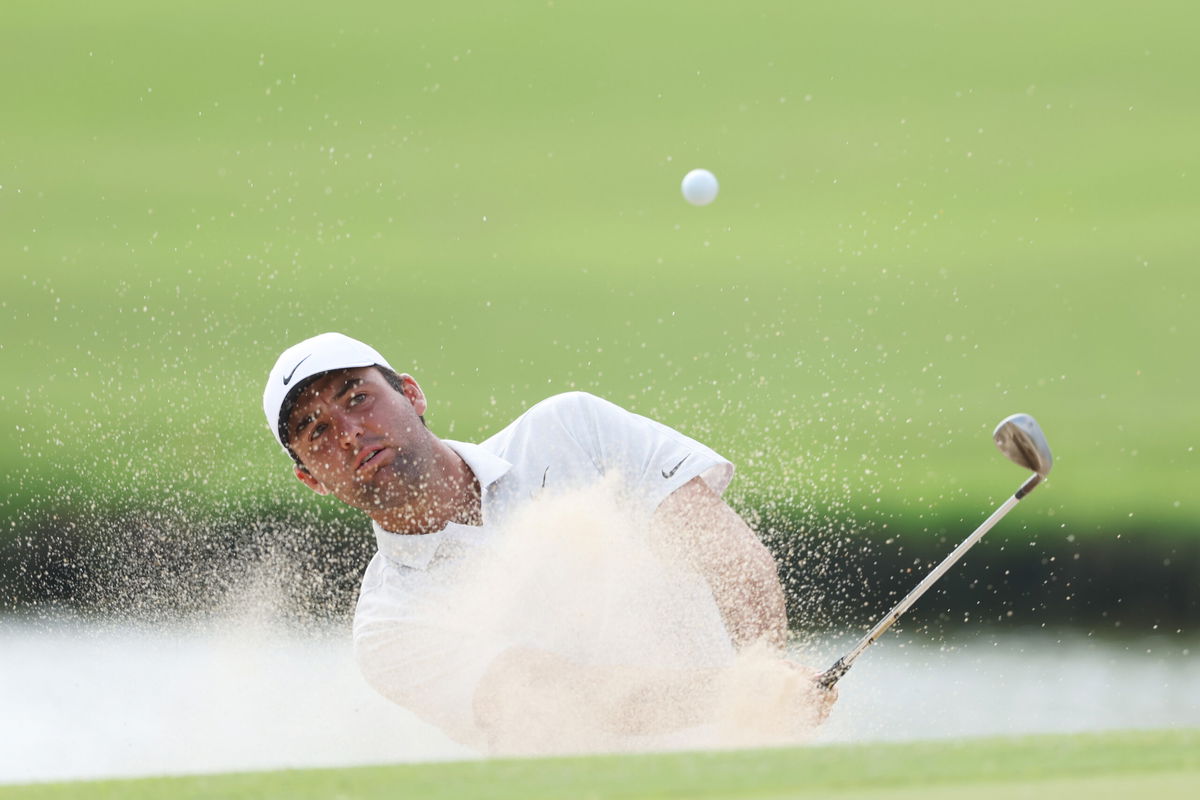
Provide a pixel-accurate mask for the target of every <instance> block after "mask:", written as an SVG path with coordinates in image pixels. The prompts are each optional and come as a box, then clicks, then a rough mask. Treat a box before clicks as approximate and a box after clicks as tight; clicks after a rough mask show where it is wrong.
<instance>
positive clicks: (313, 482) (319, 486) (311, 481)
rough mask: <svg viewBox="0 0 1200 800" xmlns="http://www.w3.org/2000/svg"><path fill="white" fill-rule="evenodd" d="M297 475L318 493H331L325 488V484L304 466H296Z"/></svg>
mask: <svg viewBox="0 0 1200 800" xmlns="http://www.w3.org/2000/svg"><path fill="white" fill-rule="evenodd" d="M296 477H297V478H299V479H300V482H301V483H303V484H304V485H305V486H307V487H308V488H310V489H312V490H313V491H314V492H316V493H317V494H329V490H328V489H326V488H325V484H323V483H321V482H320V481H319V480H317V479H316V478H314V477H313V476H312V473H311V472H309V471H308V470H306V469H305V468H304V467H296Z"/></svg>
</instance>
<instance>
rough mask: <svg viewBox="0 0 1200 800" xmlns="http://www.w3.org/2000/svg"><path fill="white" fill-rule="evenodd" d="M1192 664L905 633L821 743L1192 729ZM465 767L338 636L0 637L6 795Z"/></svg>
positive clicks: (17, 631) (1110, 650)
mask: <svg viewBox="0 0 1200 800" xmlns="http://www.w3.org/2000/svg"><path fill="white" fill-rule="evenodd" d="M841 644H842V643H840V642H839V643H837V644H833V643H831V644H829V645H827V647H828V652H823V653H822V656H821V657H819V658H814V659H811V660H813V661H814V666H825V665H826V664H825V663H824V661H826V660H830V661H831V660H832V659H833V658H834V657H835V656H836V655H837V654H838V652H839V650H840V646H841ZM825 647H826V646H824V645H823V646H822V647H821V649H822V650H824V649H825ZM1198 658H1200V640H1196V639H1195V638H1190V639H1184V638H1182V637H1179V636H1163V637H1151V638H1139V639H1126V640H1119V641H1114V640H1107V641H1097V640H1093V639H1090V638H1087V637H1086V636H1082V635H1080V634H1062V635H1059V634H1053V633H1044V632H1043V633H1030V634H1013V633H1005V634H997V633H995V632H992V631H988V630H987V629H977V630H974V631H968V632H967V638H963V639H959V640H956V641H952V642H942V643H937V642H928V641H922V640H920V639H917V638H916V637H914V636H909V635H906V634H903V633H901V634H897V635H894V636H892V637H890V638H888V639H885V640H884V641H882V642H881V643H880V644H878V645H876V646H875V647H874V648H872V650H870V651H869V652H868V653H867V654H866V655H864V656H863V658H862V659H861V660H860V661H859V662H858V664H857V665H856V666H855V667H854V669H853V670H852V671H851V672H850V673H849V674H848V675H847V676H846V677H845V678H844V679H843V681H842V697H841V700H840V701H839V704H838V706H837V708H836V709H835V711H834V714H833V717H832V718H831V719H830V721H829V723H828V724H827V725H826V726H825V728H824V729H823V730H822V731H821V733H820V735H819V736H818V739H817V742H818V743H828V742H845V741H874V740H903V739H929V738H947V737H959V736H982V735H991V734H1020V733H1036V732H1066V731H1083V730H1101V729H1116V728H1159V727H1185V726H1186V727H1197V726H1200V668H1198V667H1200V662H1198V661H1197V659H1198ZM818 661H819V662H821V663H819V664H818V663H816V662H818ZM470 757H473V754H472V753H471V752H470V751H468V750H466V749H465V748H463V747H461V746H459V745H456V744H454V743H453V742H451V741H449V740H448V739H447V738H446V737H445V736H443V735H442V734H441V733H440V732H438V731H437V730H436V729H434V728H431V727H430V726H428V725H426V724H424V723H422V722H421V721H420V720H418V719H416V718H415V717H413V716H412V715H411V714H409V713H408V712H406V711H404V710H403V709H400V708H398V707H396V706H393V705H391V704H390V703H388V702H387V701H386V700H384V699H382V698H381V697H378V696H376V695H375V694H374V693H373V692H372V691H371V690H370V689H369V688H368V687H367V686H366V685H365V684H364V683H363V681H362V680H361V678H360V677H359V675H358V672H357V670H356V668H355V666H354V663H353V660H352V658H351V654H350V642H349V634H348V631H346V630H330V629H316V630H297V629H291V630H282V629H279V628H278V627H270V626H264V625H256V624H247V623H245V622H244V621H236V620H230V621H228V622H227V623H220V624H218V623H211V624H209V625H206V626H204V627H202V628H201V627H192V628H183V627H179V628H169V629H168V628H153V629H150V628H145V629H138V628H131V627H121V626H116V625H94V624H91V625H89V624H83V623H78V622H70V623H69V622H62V623H54V624H52V623H48V622H40V623H26V622H17V621H14V620H0V783H14V782H22V781H41V780H63V779H75V778H91V777H107V776H130V775H158V774H174V773H195V772H214V771H229V770H249V769H273V768H283V767H315V766H338V765H352V764H366V763H381V762H399V761H430V760H443V759H460V758H470Z"/></svg>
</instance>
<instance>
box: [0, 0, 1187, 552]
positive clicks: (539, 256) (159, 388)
mask: <svg viewBox="0 0 1200 800" xmlns="http://www.w3.org/2000/svg"><path fill="white" fill-rule="evenodd" d="M1197 22H1200V11H1198V10H1197V9H1196V7H1195V6H1194V4H1189V3H1184V2H1151V3H1149V4H1143V5H1142V6H1139V7H1138V9H1137V10H1136V12H1135V11H1134V10H1132V9H1131V8H1130V7H1129V6H1128V5H1127V4H1123V3H1112V2H1099V3H1095V2H1088V3H1084V2H1067V3H1055V4H1051V5H1049V6H1047V5H1046V4H1042V3H1034V2H1016V3H1008V4H1005V5H1004V7H1003V8H1002V9H982V8H978V7H976V6H974V5H962V4H960V3H952V2H948V0H946V1H943V2H935V1H933V0H925V1H924V2H916V3H904V4H875V3H869V4H868V3H846V4H838V5H836V6H829V7H813V4H796V3H786V2H750V3H741V4H736V5H734V4H729V5H717V4H711V5H710V4H696V3H692V2H667V3H655V4H650V5H647V4H643V3H633V2H606V3H592V4H574V3H557V4H550V3H546V2H544V0H536V1H533V0H531V1H530V2H517V3H504V4H493V3H483V2H478V3H464V4H455V5H454V6H453V7H445V8H443V7H437V8H431V7H429V6H428V5H427V4H417V3H410V4H398V3H382V2H378V3H359V4H353V5H350V6H338V7H336V9H335V8H334V7H331V6H328V5H327V4H320V3H306V2H299V3H296V2H288V3H282V2H265V3H257V4H250V5H247V4H243V3H233V2H220V1H218V2H210V3H204V4H200V5H189V6H186V7H180V8H171V9H169V10H168V9H164V8H163V7H162V6H161V5H160V4H155V3H150V2H144V0H120V1H119V2H114V3H106V4H103V5H96V6H80V5H79V4H68V3H62V2H45V3H29V2H19V3H12V4H9V7H7V8H6V13H5V24H4V25H3V26H2V29H0V69H2V70H3V72H4V74H5V75H6V76H7V78H8V80H7V81H6V96H5V123H4V124H3V125H0V152H2V153H3V157H2V159H0V219H2V220H3V224H2V225H0V262H2V263H3V264H4V270H5V276H6V279H5V291H4V293H3V297H2V299H0V379H2V381H3V383H2V384H0V386H2V388H0V401H2V402H3V404H4V406H5V407H6V408H8V409H9V410H10V415H9V421H8V423H7V424H6V425H4V426H2V427H0V481H2V482H3V490H4V491H3V495H4V497H5V498H6V500H5V501H4V502H3V506H2V507H3V508H4V509H5V514H6V516H9V517H10V518H11V519H10V522H9V524H6V525H5V526H4V527H5V528H6V529H8V530H10V531H12V530H18V529H19V526H20V525H21V524H24V523H23V522H22V521H21V520H23V519H24V517H22V516H20V513H19V512H23V511H28V510H30V509H32V510H34V511H37V510H39V509H40V510H46V509H49V510H52V511H54V512H59V511H63V510H70V509H71V508H73V507H87V506H89V505H91V504H99V505H100V506H101V507H104V506H108V505H122V504H132V505H138V504H144V505H150V506H159V507H163V508H168V509H174V508H176V507H177V506H178V507H179V508H181V509H183V510H194V509H200V510H202V511H203V513H209V514H213V513H215V514H225V513H228V511H229V509H230V508H243V507H250V508H260V507H264V508H265V507H272V506H274V505H277V504H292V503H297V502H302V503H310V502H316V501H315V500H313V499H312V498H310V497H308V496H306V495H305V494H304V493H303V491H302V489H301V487H299V486H298V485H296V484H294V481H292V480H291V479H290V478H289V477H288V475H287V474H286V462H285V461H284V460H283V459H282V458H281V457H280V456H279V454H278V452H277V448H276V447H275V446H274V444H273V443H272V442H271V440H270V437H269V436H268V434H267V433H266V432H265V426H264V424H263V422H262V420H261V419H260V416H261V414H260V411H259V401H258V397H259V394H260V391H261V381H262V379H263V376H264V374H265V371H266V369H267V368H268V367H269V366H270V364H271V363H272V361H273V360H274V357H275V355H276V354H277V353H278V352H279V351H280V350H281V349H282V348H283V347H284V346H286V345H288V344H291V343H292V342H293V341H295V340H298V339H299V338H301V337H303V336H307V335H310V334H313V333H316V332H320V331H323V330H328V329H340V330H344V331H346V332H348V333H351V334H353V335H357V336H360V337H362V338H365V339H367V340H369V341H371V342H373V343H374V344H376V345H377V346H378V347H379V348H380V349H381V350H383V352H384V353H385V354H387V355H389V356H390V357H391V358H392V359H394V361H395V362H396V363H397V364H398V365H401V366H403V367H408V368H410V369H411V370H412V371H413V372H414V373H415V374H416V375H417V377H418V378H419V379H420V380H421V381H422V383H423V385H424V386H425V389H426V391H427V393H429V395H430V396H431V399H432V401H433V407H432V409H431V412H430V415H429V418H430V421H431V423H432V424H433V426H434V428H435V430H437V431H438V432H439V433H441V434H443V435H449V436H454V437H460V438H476V437H480V436H483V435H486V434H487V433H489V432H491V431H493V430H495V429H497V428H498V427H499V426H501V425H502V424H504V422H506V421H507V420H508V419H510V418H511V417H512V416H514V415H515V414H516V413H518V412H519V411H520V410H521V409H523V408H524V407H526V406H528V405H529V404H531V403H533V402H535V401H537V400H539V399H541V398H542V397H543V396H545V395H547V394H550V393H552V392H557V391H562V390H566V389H570V388H585V389H589V390H592V391H595V392H597V393H600V394H604V395H606V396H608V397H610V398H612V399H614V400H616V401H618V402H622V403H624V404H626V405H628V406H629V407H631V408H633V409H635V410H638V411H641V412H643V413H649V414H652V415H655V416H658V417H660V418H662V419H663V420H664V421H666V422H668V423H671V424H674V425H676V426H678V427H681V428H683V429H685V430H688V431H690V432H693V433H695V434H697V435H698V436H700V437H701V438H704V439H706V440H708V441H709V442H711V443H712V444H713V445H714V446H716V447H717V448H719V449H720V450H722V451H724V452H726V453H728V454H729V455H730V456H731V457H732V458H734V459H735V460H736V461H738V462H739V464H740V465H741V466H742V469H741V473H740V475H741V477H740V479H739V484H738V486H737V488H736V490H735V491H737V492H738V493H740V495H741V497H743V498H744V499H745V502H756V501H757V500H760V499H761V498H763V497H782V498H788V499H796V500H797V501H798V502H804V501H808V500H813V501H814V502H818V503H823V504H827V505H828V506H829V507H830V509H831V510H832V511H833V512H835V513H844V514H855V515H857V516H860V517H870V516H872V515H877V516H879V517H880V518H889V515H891V518H892V519H893V520H894V523H895V524H897V525H902V526H903V527H905V528H906V529H912V528H916V529H919V528H921V527H923V526H924V525H926V524H928V520H929V519H930V518H931V517H939V518H944V519H954V518H956V517H957V516H958V515H961V514H968V515H970V516H971V518H974V516H977V515H978V514H979V513H980V508H981V506H985V505H986V504H987V503H988V502H990V501H998V500H999V499H1000V498H1001V497H1002V496H1003V495H1004V494H1006V493H1007V491H1009V489H1010V488H1015V486H1016V485H1017V484H1018V483H1019V480H1020V476H1019V475H1017V474H1014V470H1013V469H1012V467H1010V466H1008V465H1007V464H1006V463H1005V462H1004V461H1003V460H1002V459H1001V458H1000V457H999V456H998V455H996V454H995V453H993V452H992V451H991V446H990V445H989V444H988V434H989V432H990V428H991V426H992V425H993V424H994V423H995V422H996V421H997V420H998V419H999V418H1000V417H1002V416H1003V415H1005V414H1007V413H1010V412H1012V411H1017V410H1023V411H1029V412H1032V413H1034V414H1036V415H1037V416H1038V417H1039V418H1040V419H1041V421H1042V423H1043V425H1044V426H1045V427H1046V429H1047V431H1048V434H1049V436H1050V439H1051V443H1052V444H1053V445H1054V446H1055V448H1056V450H1057V453H1058V456H1059V461H1058V467H1057V469H1058V471H1057V472H1056V473H1055V475H1054V477H1053V480H1052V481H1051V482H1050V484H1049V485H1048V486H1047V487H1046V489H1044V490H1040V492H1039V495H1038V497H1037V502H1036V504H1035V505H1034V506H1032V507H1031V508H1029V509H1023V510H1022V514H1025V515H1027V516H1032V515H1038V516H1039V517H1041V518H1040V519H1035V521H1037V522H1038V524H1039V526H1040V527H1042V528H1046V527H1050V526H1052V525H1057V523H1059V522H1060V521H1061V522H1064V523H1067V524H1068V525H1069V528H1070V530H1071V532H1075V533H1078V534H1080V535H1086V534H1088V533H1094V532H1095V531H1097V530H1098V529H1099V528H1100V527H1101V526H1103V529H1104V530H1105V531H1106V532H1107V531H1109V530H1111V528H1112V527H1113V524H1114V521H1115V524H1118V525H1126V526H1128V525H1149V526H1159V527H1164V528H1172V527H1174V528H1179V529H1182V528H1185V527H1187V526H1189V525H1191V524H1192V522H1193V521H1194V519H1195V509H1194V502H1195V501H1194V499H1193V497H1192V494H1193V491H1192V490H1193V489H1194V485H1193V484H1194V479H1193V477H1192V476H1193V475H1194V474H1195V470H1196V466H1197V460H1198V459H1200V455H1198V454H1197V445H1200V422H1198V421H1197V416H1196V414H1195V402H1194V400H1195V397H1196V396H1197V394H1200V373H1197V371H1196V370H1195V369H1192V368H1190V366H1189V365H1190V364H1191V362H1192V361H1193V360H1194V359H1193V354H1192V350H1193V349H1194V344H1195V342H1196V341H1198V340H1200V321H1198V320H1200V317H1198V316H1197V315H1196V314H1195V313H1193V310H1192V306H1193V305H1194V304H1195V300H1196V297H1197V296H1198V290H1200V280H1198V279H1197V278H1196V270H1195V261H1196V254H1197V253H1198V252H1200V228H1198V227H1197V226H1196V225H1195V219H1196V218H1197V214H1198V212H1200V200H1198V198H1200V193H1197V191H1196V180H1197V177H1198V176H1200V170H1197V167H1198V166H1200V164H1198V163H1197V161H1198V157H1197V152H1196V149H1195V146H1194V143H1195V141H1196V139H1197V135H1198V133H1200V104H1198V103H1197V102H1196V90H1195V81H1194V76H1195V75H1196V74H1197V72H1198V70H1200V59H1198V58H1197V56H1196V54H1195V52H1196V51H1195V48H1194V46H1193V42H1192V41H1191V39H1192V37H1191V35H1190V32H1191V31H1192V30H1194V29H1195V26H1196V24H1197ZM701 165H702V166H706V167H708V168H710V169H712V170H714V171H715V172H716V174H717V175H718V177H719V178H720V179H721V181H722V194H721V196H720V198H719V199H718V200H717V202H716V203H715V204H714V205H712V206H711V207H708V208H703V209H696V208H691V207H688V206H687V205H686V204H684V203H683V201H682V200H681V198H680V197H679V194H678V182H679V180H680V178H681V177H682V175H683V174H684V172H686V171H687V169H690V168H692V167H694V166H701ZM1050 515H1053V517H1052V518H1051V516H1050ZM1131 515H1132V516H1131Z"/></svg>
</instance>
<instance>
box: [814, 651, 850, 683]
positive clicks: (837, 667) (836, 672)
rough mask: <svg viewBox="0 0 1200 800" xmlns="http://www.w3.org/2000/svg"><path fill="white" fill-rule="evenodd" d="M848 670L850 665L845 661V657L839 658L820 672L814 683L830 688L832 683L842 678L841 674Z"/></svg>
mask: <svg viewBox="0 0 1200 800" xmlns="http://www.w3.org/2000/svg"><path fill="white" fill-rule="evenodd" d="M849 671H850V665H849V664H847V663H846V659H845V658H839V659H838V660H837V662H836V663H835V664H834V665H833V666H832V667H830V668H829V669H827V670H825V671H824V672H822V673H821V675H820V677H818V678H817V680H816V684H817V686H820V687H821V688H822V689H832V688H833V687H834V684H836V683H837V682H838V681H839V680H841V679H842V676H843V675H845V674H846V673H847V672H849Z"/></svg>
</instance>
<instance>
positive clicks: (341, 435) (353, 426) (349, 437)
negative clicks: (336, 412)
mask: <svg viewBox="0 0 1200 800" xmlns="http://www.w3.org/2000/svg"><path fill="white" fill-rule="evenodd" d="M362 434H363V429H362V426H361V425H359V424H358V421H357V420H355V419H354V418H353V417H348V416H342V418H341V419H339V420H338V441H340V442H341V444H342V447H346V448H351V449H354V448H357V447H358V440H359V439H360V438H361V437H362Z"/></svg>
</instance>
